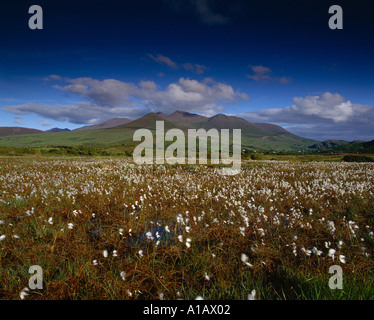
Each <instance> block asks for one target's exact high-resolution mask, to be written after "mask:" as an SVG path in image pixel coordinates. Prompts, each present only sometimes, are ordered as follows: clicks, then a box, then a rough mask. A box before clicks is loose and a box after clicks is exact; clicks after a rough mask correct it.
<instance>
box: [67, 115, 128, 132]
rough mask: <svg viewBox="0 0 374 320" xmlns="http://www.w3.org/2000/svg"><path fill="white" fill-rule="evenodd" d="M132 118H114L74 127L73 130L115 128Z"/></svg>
mask: <svg viewBox="0 0 374 320" xmlns="http://www.w3.org/2000/svg"><path fill="white" fill-rule="evenodd" d="M131 121H132V120H130V119H128V118H114V119H111V120H108V121H104V122H101V123H98V124H94V125H91V126H84V127H81V128H78V129H74V130H73V131H87V130H97V129H106V128H114V127H117V126H120V125H123V124H126V123H129V122H131Z"/></svg>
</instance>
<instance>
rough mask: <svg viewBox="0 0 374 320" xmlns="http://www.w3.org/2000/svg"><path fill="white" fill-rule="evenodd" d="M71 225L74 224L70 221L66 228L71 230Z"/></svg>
mask: <svg viewBox="0 0 374 320" xmlns="http://www.w3.org/2000/svg"><path fill="white" fill-rule="evenodd" d="M73 227H74V224H73V223H71V222H70V223H68V229H70V230H71V229H73Z"/></svg>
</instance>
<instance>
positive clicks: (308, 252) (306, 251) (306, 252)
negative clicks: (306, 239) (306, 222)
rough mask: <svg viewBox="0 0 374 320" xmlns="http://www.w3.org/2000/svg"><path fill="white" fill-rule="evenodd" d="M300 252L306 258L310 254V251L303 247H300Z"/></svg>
mask: <svg viewBox="0 0 374 320" xmlns="http://www.w3.org/2000/svg"><path fill="white" fill-rule="evenodd" d="M300 250H301V251H303V252H304V253H305V254H306V255H307V256H310V255H311V254H312V251H311V250H306V249H305V248H304V247H302V248H301V249H300Z"/></svg>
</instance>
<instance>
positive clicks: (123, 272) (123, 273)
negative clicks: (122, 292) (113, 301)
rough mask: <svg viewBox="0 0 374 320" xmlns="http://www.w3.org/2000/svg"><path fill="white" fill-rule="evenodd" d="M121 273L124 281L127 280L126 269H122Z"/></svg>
mask: <svg viewBox="0 0 374 320" xmlns="http://www.w3.org/2000/svg"><path fill="white" fill-rule="evenodd" d="M119 275H120V276H121V278H122V280H123V281H125V280H126V272H125V271H121V273H120V274H119Z"/></svg>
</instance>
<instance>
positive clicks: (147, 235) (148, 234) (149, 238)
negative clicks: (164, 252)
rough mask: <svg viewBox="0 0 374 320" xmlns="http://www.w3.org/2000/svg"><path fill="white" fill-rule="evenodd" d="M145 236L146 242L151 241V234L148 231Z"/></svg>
mask: <svg viewBox="0 0 374 320" xmlns="http://www.w3.org/2000/svg"><path fill="white" fill-rule="evenodd" d="M145 236H146V237H147V239H148V240H153V236H152V232H151V231H148V232H147V233H146V234H145Z"/></svg>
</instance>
